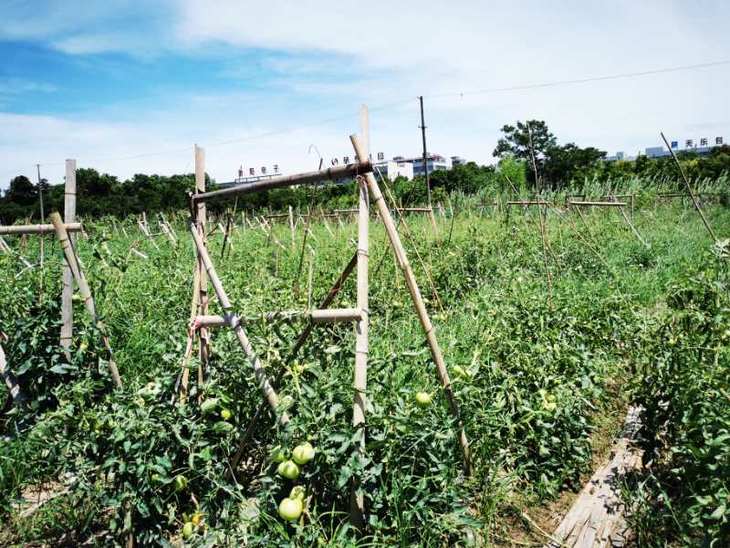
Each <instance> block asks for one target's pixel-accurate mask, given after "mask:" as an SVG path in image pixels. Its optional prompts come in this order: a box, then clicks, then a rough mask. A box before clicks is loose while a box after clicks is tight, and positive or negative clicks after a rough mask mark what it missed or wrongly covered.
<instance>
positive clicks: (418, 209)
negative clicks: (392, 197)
mask: <svg viewBox="0 0 730 548" xmlns="http://www.w3.org/2000/svg"><path fill="white" fill-rule="evenodd" d="M398 211H405V212H408V213H431V212H432V211H433V209H431V208H430V207H399V208H398Z"/></svg>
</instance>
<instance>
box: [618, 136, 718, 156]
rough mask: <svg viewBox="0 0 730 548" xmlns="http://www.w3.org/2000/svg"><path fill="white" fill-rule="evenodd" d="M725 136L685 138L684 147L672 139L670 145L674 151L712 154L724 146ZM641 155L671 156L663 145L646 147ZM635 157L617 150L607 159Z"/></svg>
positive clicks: (704, 154) (703, 154) (701, 154)
mask: <svg viewBox="0 0 730 548" xmlns="http://www.w3.org/2000/svg"><path fill="white" fill-rule="evenodd" d="M724 141H725V140H724V138H723V137H720V136H718V137H715V138H714V139H712V140H711V139H708V138H707V137H701V138H700V139H699V140H695V139H685V140H684V141H682V143H683V144H684V148H680V146H679V145H680V141H679V140H676V141H670V146H671V147H672V150H673V151H674V152H694V153H695V154H699V155H700V156H706V155H708V154H710V153H711V152H712V151H713V149H715V148H717V147H721V146H723V143H724ZM639 155H640V156H642V155H644V156H646V157H647V158H665V157H667V156H670V155H671V153H670V152H669V150H668V149H667V148H665V147H663V146H654V147H646V148H645V149H644V152H643V154H642V153H641V152H640V153H639ZM634 159H635V158H634V157H631V156H625V155H624V153H623V152H617V153H616V154H614V155H613V156H608V157H607V158H606V161H609V162H613V161H616V160H634Z"/></svg>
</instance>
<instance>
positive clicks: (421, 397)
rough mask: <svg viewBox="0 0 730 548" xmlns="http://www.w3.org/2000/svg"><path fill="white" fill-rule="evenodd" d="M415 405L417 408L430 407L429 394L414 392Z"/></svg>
mask: <svg viewBox="0 0 730 548" xmlns="http://www.w3.org/2000/svg"><path fill="white" fill-rule="evenodd" d="M416 405H418V407H428V406H429V405H431V394H429V393H428V392H416Z"/></svg>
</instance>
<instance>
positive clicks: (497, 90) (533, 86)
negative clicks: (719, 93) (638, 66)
mask: <svg viewBox="0 0 730 548" xmlns="http://www.w3.org/2000/svg"><path fill="white" fill-rule="evenodd" d="M724 65H730V59H726V60H723V61H712V62H708V63H698V64H695V65H677V66H674V67H665V68H660V69H653V70H644V71H639V72H623V73H618V74H608V75H604V76H592V77H589V78H575V79H571V80H555V81H553V82H542V83H539V84H523V85H516V86H507V87H495V88H486V89H477V90H472V91H462V92H449V93H437V94H434V95H427V96H426V97H428V98H429V99H436V98H442V97H463V96H465V95H484V94H488V93H500V92H505V91H522V90H529V89H541V88H550V87H556V86H565V85H574V84H587V83H589V82H603V81H606V80H621V79H626V78H637V77H642V76H652V75H655V74H665V73H668V72H679V71H683V70H694V69H702V68H711V67H719V66H724Z"/></svg>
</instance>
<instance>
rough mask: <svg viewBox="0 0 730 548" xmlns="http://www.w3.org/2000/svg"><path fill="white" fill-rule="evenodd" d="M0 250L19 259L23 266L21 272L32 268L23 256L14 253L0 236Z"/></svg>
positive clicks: (17, 252)
mask: <svg viewBox="0 0 730 548" xmlns="http://www.w3.org/2000/svg"><path fill="white" fill-rule="evenodd" d="M0 249H2V250H3V252H4V253H7V254H8V255H14V256H17V257H18V259H20V262H21V263H23V264H24V265H25V268H24V269H23V270H26V269H29V268H33V265H32V264H31V263H30V262H29V261H28V259H26V258H25V257H23V255H22V254H21V253H20V252H19V251H15V250H14V249H13V248H11V247H10V246H9V245H8V244H7V242H5V240H3V238H2V236H0Z"/></svg>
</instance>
